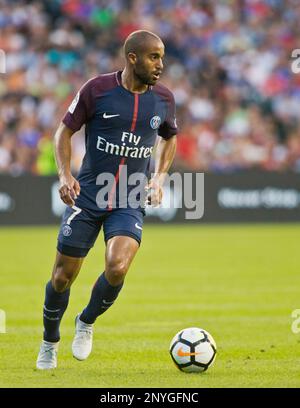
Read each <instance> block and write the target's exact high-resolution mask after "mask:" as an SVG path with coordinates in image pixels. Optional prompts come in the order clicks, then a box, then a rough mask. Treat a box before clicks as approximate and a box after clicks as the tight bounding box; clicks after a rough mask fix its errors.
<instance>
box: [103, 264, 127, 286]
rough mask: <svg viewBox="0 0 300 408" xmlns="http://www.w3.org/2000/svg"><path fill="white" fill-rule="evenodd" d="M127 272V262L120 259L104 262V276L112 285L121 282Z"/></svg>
mask: <svg viewBox="0 0 300 408" xmlns="http://www.w3.org/2000/svg"><path fill="white" fill-rule="evenodd" d="M127 270H128V265H127V262H126V261H124V260H121V259H114V260H111V261H107V262H106V268H105V271H106V274H107V277H108V280H109V281H110V283H112V284H116V283H120V282H123V280H124V278H125V275H126V273H127Z"/></svg>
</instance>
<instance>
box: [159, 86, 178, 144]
mask: <svg viewBox="0 0 300 408" xmlns="http://www.w3.org/2000/svg"><path fill="white" fill-rule="evenodd" d="M167 103H168V109H167V115H166V119H165V121H164V122H163V123H162V124H161V125H160V127H159V129H158V134H159V136H161V137H163V138H164V139H170V138H171V137H172V136H174V135H176V134H177V123H176V106H175V99H174V96H173V94H172V93H171V92H169V93H168V99H167Z"/></svg>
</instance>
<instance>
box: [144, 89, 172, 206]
mask: <svg viewBox="0 0 300 408" xmlns="http://www.w3.org/2000/svg"><path fill="white" fill-rule="evenodd" d="M163 94H164V98H165V100H166V101H167V105H168V106H167V115H166V118H165V120H164V122H163V123H162V124H161V125H160V127H159V129H158V135H159V136H161V137H160V138H159V142H158V144H157V147H156V155H155V170H154V174H153V176H152V178H151V180H150V182H149V184H148V189H150V194H149V195H148V197H147V204H151V205H153V206H158V205H159V204H160V203H161V201H162V196H163V184H164V181H165V178H166V176H167V173H168V170H169V168H170V167H171V164H172V162H173V160H174V156H175V153H176V147H177V137H176V134H177V123H176V107H175V99H174V96H173V94H172V92H170V91H169V90H168V89H167V88H163Z"/></svg>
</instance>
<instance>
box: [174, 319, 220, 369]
mask: <svg viewBox="0 0 300 408" xmlns="http://www.w3.org/2000/svg"><path fill="white" fill-rule="evenodd" d="M216 352H217V346H216V343H215V341H214V339H213V337H212V336H211V334H209V333H208V332H207V331H206V330H203V329H200V328H197V327H189V328H187V329H184V330H181V331H180V332H178V333H177V334H176V335H175V336H174V338H173V339H172V341H171V344H170V354H171V357H172V360H173V361H174V363H175V365H176V366H177V367H178V368H179V369H180V370H181V371H184V372H186V373H201V372H203V371H206V370H207V369H208V367H209V366H211V365H212V364H213V363H214V361H215V357H216Z"/></svg>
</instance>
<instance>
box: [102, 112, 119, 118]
mask: <svg viewBox="0 0 300 408" xmlns="http://www.w3.org/2000/svg"><path fill="white" fill-rule="evenodd" d="M116 116H120V114H119V113H118V114H117V115H107V113H106V112H104V113H103V117H104V119H109V118H114V117H116Z"/></svg>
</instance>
